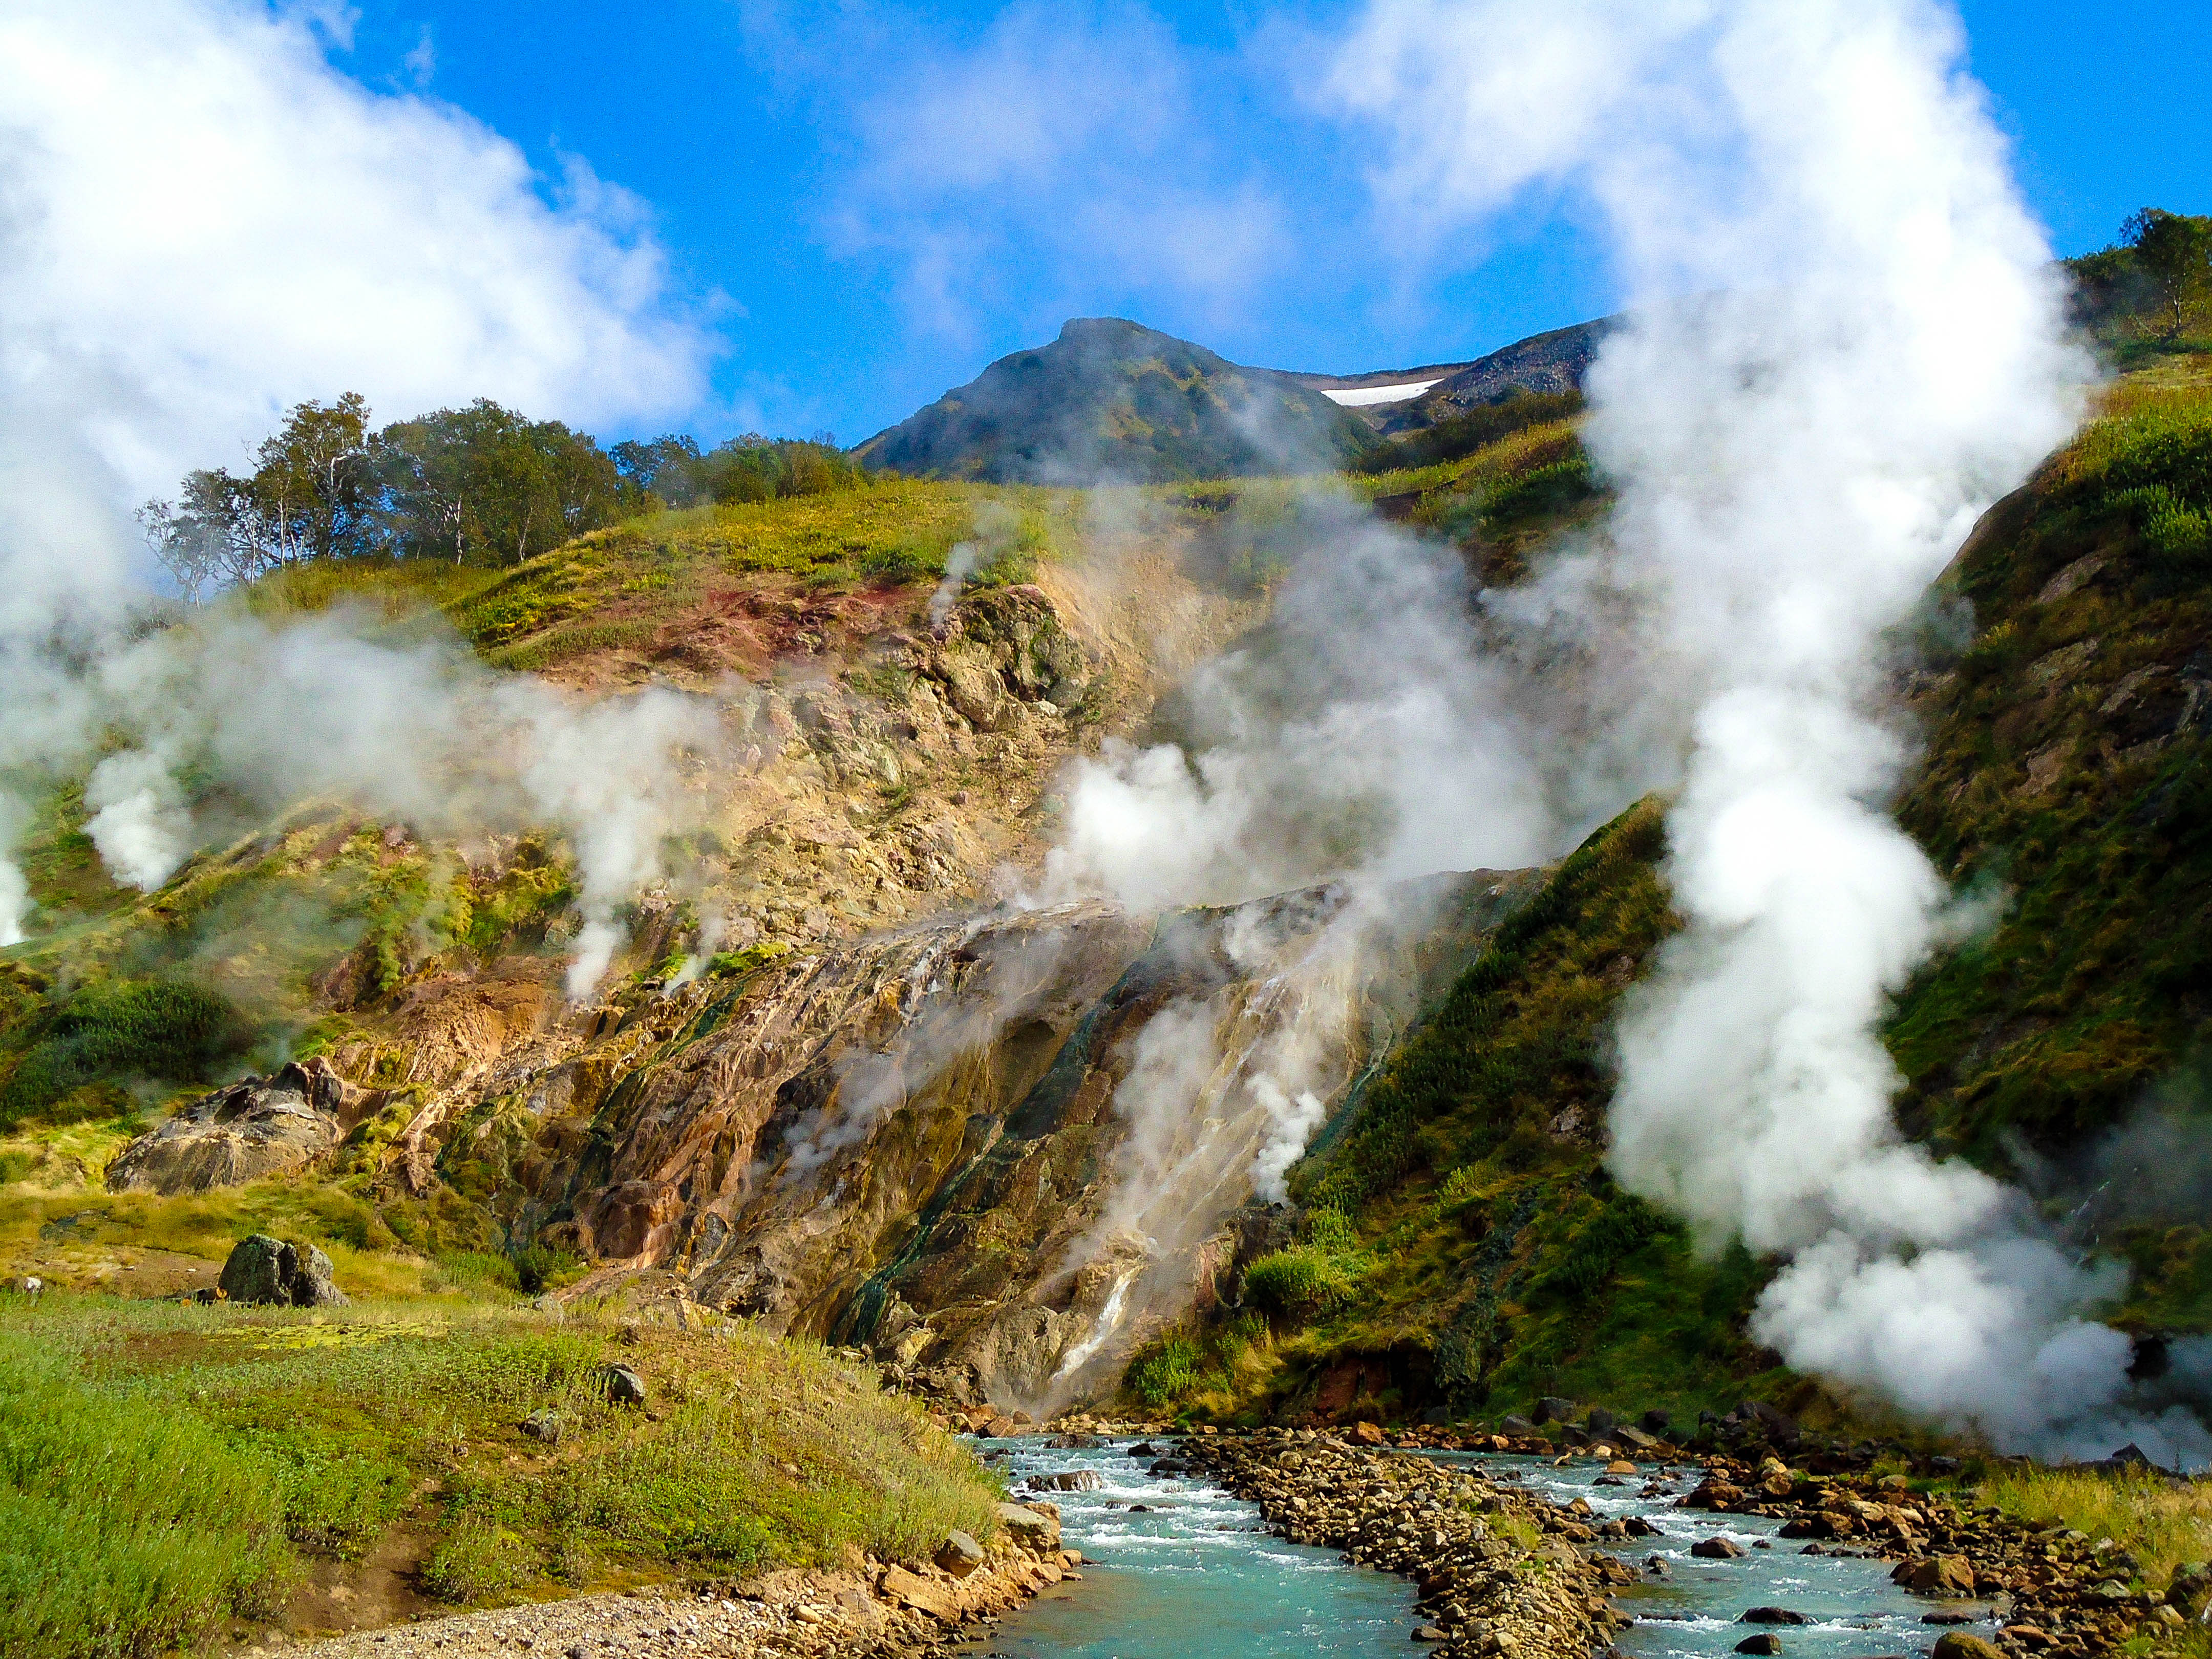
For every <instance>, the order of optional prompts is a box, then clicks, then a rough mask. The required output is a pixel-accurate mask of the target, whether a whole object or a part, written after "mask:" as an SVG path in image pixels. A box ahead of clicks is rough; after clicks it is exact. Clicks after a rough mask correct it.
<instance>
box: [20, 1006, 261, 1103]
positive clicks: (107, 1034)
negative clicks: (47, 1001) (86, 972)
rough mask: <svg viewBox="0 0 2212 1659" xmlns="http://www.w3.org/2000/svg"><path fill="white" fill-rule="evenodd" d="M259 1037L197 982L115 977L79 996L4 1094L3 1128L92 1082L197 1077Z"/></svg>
mask: <svg viewBox="0 0 2212 1659" xmlns="http://www.w3.org/2000/svg"><path fill="white" fill-rule="evenodd" d="M250 1039H251V1033H250V1032H249V1031H248V1030H247V1029H246V1024H245V1021H244V1020H243V1019H242V1018H240V1015H239V1013H238V1011H237V1010H236V1009H234V1008H233V1007H232V1006H230V1004H229V1003H228V1002H227V1001H226V1000H223V998H222V997H221V996H219V995H217V994H216V993H215V992H213V991H210V990H209V989H208V988H207V987H204V986H201V985H195V984H193V983H192V982H191V981H189V980H180V979H149V980H112V981H104V982H102V983H100V984H96V985H91V986H88V987H86V988H85V989H83V990H82V991H79V992H78V993H77V994H76V995H75V996H73V997H71V998H70V1000H69V1001H68V1002H67V1003H66V1004H65V1005H64V1006H63V1008H62V1011H61V1012H60V1013H59V1014H58V1015H56V1016H55V1017H54V1019H53V1022H52V1024H51V1025H50V1026H49V1027H48V1028H47V1030H46V1033H45V1035H44V1036H42V1037H41V1039H40V1041H39V1042H37V1043H36V1044H35V1045H34V1046H33V1048H31V1050H30V1052H29V1053H27V1054H25V1055H24V1056H23V1058H22V1060H21V1063H20V1064H19V1065H17V1066H16V1067H15V1075H14V1076H12V1077H11V1078H9V1079H8V1086H7V1088H6V1089H5V1090H4V1091H0V1128H4V1127H8V1126H9V1125H12V1124H15V1123H19V1122H21V1121H22V1120H23V1119H25V1118H27V1117H31V1116H33V1115H37V1114H39V1113H41V1112H44V1111H46V1110H47V1109H50V1108H52V1106H53V1105H54V1104H55V1103H57V1102H58V1101H59V1100H61V1099H62V1097H64V1096H65V1095H68V1094H70V1093H72V1092H73V1091H76V1090H78V1089H81V1088H83V1087H85V1086H86V1085H88V1084H92V1083H95V1082H100V1081H106V1080H114V1079H122V1078H126V1077H131V1076H151V1077H161V1078H170V1079H179V1080H184V1079H194V1078H197V1077H199V1076H201V1075H203V1074H204V1073H205V1071H206V1069H207V1067H208V1066H210V1065H211V1064H212V1063H213V1062H214V1061H216V1060H220V1059H222V1057H224V1056H225V1055H228V1054H237V1053H239V1052H240V1051H241V1050H243V1049H244V1048H246V1044H247V1042H249V1041H250Z"/></svg>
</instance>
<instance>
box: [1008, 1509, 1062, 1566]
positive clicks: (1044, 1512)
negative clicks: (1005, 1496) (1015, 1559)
mask: <svg viewBox="0 0 2212 1659" xmlns="http://www.w3.org/2000/svg"><path fill="white" fill-rule="evenodd" d="M999 1525H1000V1528H1001V1529H1003V1530H1004V1531H1005V1532H1006V1534H1007V1535H1008V1536H1009V1537H1011V1538H1012V1540H1013V1541H1014V1542H1016V1543H1017V1544H1019V1545H1020V1546H1021V1547H1023V1548H1024V1549H1026V1550H1028V1551H1029V1552H1030V1553H1031V1554H1033V1555H1052V1554H1056V1553H1059V1550H1060V1511H1059V1510H1056V1509H1054V1507H1053V1506H1052V1505H1051V1504H1000V1505H999Z"/></svg>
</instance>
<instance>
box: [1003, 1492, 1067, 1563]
mask: <svg viewBox="0 0 2212 1659" xmlns="http://www.w3.org/2000/svg"><path fill="white" fill-rule="evenodd" d="M999 1526H1000V1528H1001V1529H1002V1530H1003V1531H1004V1532H1005V1533H1006V1535H1007V1536H1008V1537H1010V1538H1012V1540H1013V1541H1014V1542H1016V1543H1017V1544H1019V1545H1020V1546H1021V1547H1023V1548H1024V1549H1025V1550H1027V1551H1029V1552H1030V1553H1031V1554H1032V1555H1051V1554H1057V1553H1059V1550H1060V1511H1059V1510H1056V1509H1054V1507H1053V1506H1052V1505H1051V1504H1000V1505H999Z"/></svg>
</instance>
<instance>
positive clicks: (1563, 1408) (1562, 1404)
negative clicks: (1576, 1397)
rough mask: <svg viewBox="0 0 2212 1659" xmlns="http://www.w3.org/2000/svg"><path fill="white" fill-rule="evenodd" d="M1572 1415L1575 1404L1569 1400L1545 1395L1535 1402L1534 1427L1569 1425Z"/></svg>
mask: <svg viewBox="0 0 2212 1659" xmlns="http://www.w3.org/2000/svg"><path fill="white" fill-rule="evenodd" d="M1574 1415H1575V1402H1574V1401H1571V1400H1561V1399H1559V1398H1558V1397H1557V1396H1555V1395H1546V1396H1545V1397H1544V1398H1543V1399H1541V1400H1539V1401H1537V1402H1536V1425H1537V1426H1538V1427H1539V1428H1541V1427H1542V1426H1543V1425H1545V1424H1547V1423H1571V1422H1572V1421H1573V1420H1574Z"/></svg>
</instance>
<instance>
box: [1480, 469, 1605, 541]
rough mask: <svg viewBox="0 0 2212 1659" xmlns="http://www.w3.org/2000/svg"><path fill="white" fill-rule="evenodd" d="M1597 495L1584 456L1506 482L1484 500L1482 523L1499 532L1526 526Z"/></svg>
mask: <svg viewBox="0 0 2212 1659" xmlns="http://www.w3.org/2000/svg"><path fill="white" fill-rule="evenodd" d="M1597 493H1598V486H1597V480H1596V478H1595V475H1594V474H1593V473H1592V472H1591V471H1590V464H1589V457H1588V456H1586V455H1574V456H1570V457H1569V458H1568V459H1565V460H1563V461H1553V463H1552V464H1551V465H1548V466H1540V467H1537V468H1535V469H1534V471H1528V472H1524V473H1522V475H1521V476H1520V477H1517V478H1513V479H1510V480H1508V481H1507V482H1506V483H1502V484H1500V485H1498V488H1497V489H1493V490H1492V491H1491V492H1490V493H1489V494H1488V495H1486V496H1485V497H1484V498H1483V502H1482V521H1483V523H1484V524H1485V525H1486V526H1489V527H1490V528H1492V529H1499V528H1504V527H1506V526H1512V525H1516V524H1522V523H1526V522H1527V521H1528V520H1531V519H1537V518H1541V517H1543V516H1545V515H1546V514H1547V513H1559V512H1564V511H1565V509H1566V508H1568V507H1574V506H1577V505H1578V504H1579V503H1581V502H1583V501H1589V500H1590V499H1592V498H1593V497H1594V496H1595V495H1597Z"/></svg>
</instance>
